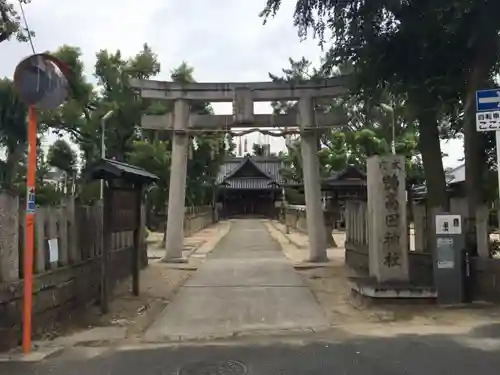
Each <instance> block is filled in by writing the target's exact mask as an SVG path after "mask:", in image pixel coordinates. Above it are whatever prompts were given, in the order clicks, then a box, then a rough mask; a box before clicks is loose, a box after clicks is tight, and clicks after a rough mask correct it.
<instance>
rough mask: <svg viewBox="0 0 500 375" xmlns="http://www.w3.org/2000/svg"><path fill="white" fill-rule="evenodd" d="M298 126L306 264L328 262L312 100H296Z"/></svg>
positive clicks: (309, 97) (302, 98) (309, 98)
mask: <svg viewBox="0 0 500 375" xmlns="http://www.w3.org/2000/svg"><path fill="white" fill-rule="evenodd" d="M298 104H299V113H298V116H299V121H298V122H299V124H300V128H301V130H302V134H301V135H300V139H301V153H302V173H303V178H304V194H305V198H306V221H307V234H308V236H309V261H311V262H323V261H328V255H327V253H326V248H327V243H326V228H325V219H324V216H323V208H322V207H321V186H320V181H321V178H320V173H319V160H318V146H317V145H318V136H317V130H316V129H314V128H315V127H316V120H315V113H314V98H313V97H312V96H303V97H301V98H300V99H299V103H298Z"/></svg>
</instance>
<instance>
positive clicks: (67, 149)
mask: <svg viewBox="0 0 500 375" xmlns="http://www.w3.org/2000/svg"><path fill="white" fill-rule="evenodd" d="M47 163H48V164H49V165H50V166H52V167H56V168H59V169H60V170H61V171H64V172H66V173H68V174H72V173H73V172H75V171H76V164H77V156H76V152H75V151H74V150H73V149H72V148H71V146H70V145H69V143H68V142H66V141H65V140H64V139H58V140H56V141H55V142H54V143H53V144H52V145H51V146H50V147H49V151H48V154H47Z"/></svg>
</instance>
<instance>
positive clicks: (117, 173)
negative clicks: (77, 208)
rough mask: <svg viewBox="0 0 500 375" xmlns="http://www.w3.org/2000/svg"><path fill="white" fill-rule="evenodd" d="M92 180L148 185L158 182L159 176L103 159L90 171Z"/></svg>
mask: <svg viewBox="0 0 500 375" xmlns="http://www.w3.org/2000/svg"><path fill="white" fill-rule="evenodd" d="M88 176H89V178H90V179H91V180H101V179H102V180H116V179H121V180H124V181H126V182H133V183H142V184H148V183H152V182H154V181H157V180H158V179H159V178H158V176H156V175H154V174H152V173H149V172H148V171H146V170H145V169H143V168H140V167H137V166H135V165H132V164H126V163H123V162H120V161H117V160H111V159H101V160H100V161H99V162H98V163H97V164H95V165H93V166H92V167H91V168H90V170H89V171H88Z"/></svg>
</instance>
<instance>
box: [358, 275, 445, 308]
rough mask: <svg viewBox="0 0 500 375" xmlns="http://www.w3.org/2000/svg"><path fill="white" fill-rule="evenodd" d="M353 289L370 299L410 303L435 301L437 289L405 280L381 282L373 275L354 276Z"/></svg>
mask: <svg viewBox="0 0 500 375" xmlns="http://www.w3.org/2000/svg"><path fill="white" fill-rule="evenodd" d="M350 287H351V290H352V291H353V292H354V293H356V294H357V295H359V296H361V297H363V298H367V299H369V300H370V301H377V300H378V301H385V302H386V301H388V300H396V299H397V300H404V301H405V302H410V303H412V302H413V303H434V302H435V300H436V298H437V291H436V290H435V289H434V288H433V287H431V286H417V285H411V284H409V283H405V282H401V283H398V282H394V283H382V284H381V283H379V282H378V281H377V279H375V278H373V277H368V278H353V279H351V281H350Z"/></svg>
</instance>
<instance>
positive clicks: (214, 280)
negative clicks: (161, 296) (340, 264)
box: [145, 219, 328, 341]
mask: <svg viewBox="0 0 500 375" xmlns="http://www.w3.org/2000/svg"><path fill="white" fill-rule="evenodd" d="M327 326H328V323H327V320H326V318H325V317H324V315H323V313H322V311H321V310H320V308H319V306H318V304H317V303H316V301H315V300H314V298H313V296H312V294H311V292H310V291H309V289H308V288H307V287H306V286H305V284H304V283H303V282H302V279H301V278H300V277H299V276H298V275H297V273H296V272H295V270H294V269H293V267H292V266H291V264H290V263H289V261H288V260H287V259H286V258H285V256H284V255H283V253H282V252H281V251H280V246H279V244H278V243H277V242H276V241H274V239H273V238H272V237H271V235H270V234H269V232H268V231H267V229H266V227H265V226H264V224H263V223H262V221H261V220H258V219H242V220H235V221H234V222H233V223H232V227H231V229H230V231H229V233H228V234H227V235H226V236H225V237H224V238H223V239H222V240H221V241H220V242H219V244H218V245H217V246H216V248H215V249H214V250H213V251H212V253H211V254H210V255H209V257H208V258H207V260H206V261H205V263H204V264H203V265H202V266H201V267H200V268H199V270H198V272H197V273H196V274H195V275H193V276H192V278H191V279H190V280H189V281H188V282H187V283H186V284H185V285H184V286H183V287H182V288H181V290H180V291H179V293H178V294H177V296H176V297H175V298H174V300H173V301H172V303H171V304H170V305H169V306H168V307H167V308H166V309H165V311H164V312H163V313H162V314H161V315H160V316H159V318H158V319H157V320H156V321H155V322H154V323H153V324H152V326H151V327H150V328H149V329H148V330H147V332H146V334H145V340H147V341H164V340H189V339H208V338H218V337H228V336H233V335H238V334H245V333H250V332H255V331H269V330H272V331H281V330H294V331H295V330H297V331H298V330H314V329H320V328H326V327H327Z"/></svg>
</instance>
